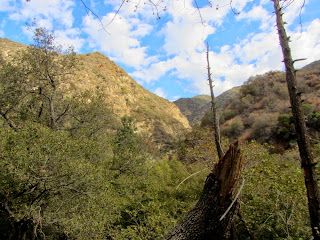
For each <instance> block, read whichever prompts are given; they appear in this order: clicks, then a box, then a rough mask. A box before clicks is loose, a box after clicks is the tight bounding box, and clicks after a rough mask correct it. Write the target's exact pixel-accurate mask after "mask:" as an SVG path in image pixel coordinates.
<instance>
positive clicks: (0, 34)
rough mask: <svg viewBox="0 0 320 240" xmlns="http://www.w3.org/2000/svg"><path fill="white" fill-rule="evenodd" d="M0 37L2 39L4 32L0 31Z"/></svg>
mask: <svg viewBox="0 0 320 240" xmlns="http://www.w3.org/2000/svg"><path fill="white" fill-rule="evenodd" d="M0 37H2V38H3V37H4V31H2V30H0Z"/></svg>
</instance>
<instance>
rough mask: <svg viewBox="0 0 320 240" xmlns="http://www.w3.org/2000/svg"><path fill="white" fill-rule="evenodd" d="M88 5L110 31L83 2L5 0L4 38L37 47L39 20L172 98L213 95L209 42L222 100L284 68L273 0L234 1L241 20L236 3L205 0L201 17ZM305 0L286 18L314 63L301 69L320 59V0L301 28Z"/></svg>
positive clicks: (132, 5) (168, 5)
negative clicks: (29, 24)
mask: <svg viewBox="0 0 320 240" xmlns="http://www.w3.org/2000/svg"><path fill="white" fill-rule="evenodd" d="M83 1H84V3H85V4H86V5H87V6H88V7H90V9H91V10H92V11H94V13H95V14H97V15H98V16H99V18H100V20H101V21H102V24H103V25H104V27H105V30H103V29H102V25H101V22H100V21H99V19H97V17H96V16H95V15H93V14H92V13H90V12H89V13H87V12H86V9H85V7H84V6H83V4H82V2H81V0H46V1H44V0H31V1H30V2H27V1H25V0H0V37H6V38H9V39H11V40H14V41H18V42H22V43H25V44H29V43H31V40H32V32H30V30H28V29H27V27H26V25H25V23H26V22H28V21H29V22H30V21H32V20H33V19H34V20H35V22H36V23H37V25H38V26H39V27H46V28H48V29H52V30H55V35H56V40H57V41H58V43H59V44H62V45H63V46H67V45H73V46H74V48H75V50H76V51H77V53H88V52H94V51H98V52H102V53H103V54H105V55H106V56H108V57H109V58H110V59H112V60H113V61H115V62H116V63H117V64H118V65H120V66H121V67H123V68H124V69H125V70H126V71H127V72H128V73H129V75H130V76H132V77H133V78H134V79H135V80H136V81H137V82H138V83H139V84H141V85H142V86H143V87H145V88H146V89H148V90H149V91H151V92H153V93H156V94H158V95H159V96H161V97H165V98H167V99H169V100H176V99H178V98H181V97H193V96H195V95H199V94H209V88H208V84H207V76H206V73H207V70H206V43H207V42H208V43H209V45H210V63H211V69H212V75H213V78H214V80H215V87H214V92H215V94H216V95H219V94H221V93H222V92H224V91H226V90H228V89H230V88H232V87H235V86H239V85H241V84H242V83H243V82H244V81H246V80H247V79H248V78H249V77H250V76H254V75H256V74H263V73H265V72H267V71H270V70H283V63H282V62H281V61H282V55H281V49H280V47H279V40H278V35H277V33H276V28H275V27H274V26H275V17H274V16H273V8H272V7H273V3H272V2H271V1H270V0H233V1H232V8H233V9H234V11H236V12H239V13H240V14H239V15H235V14H234V13H233V12H232V9H231V8H230V5H229V3H230V0H212V1H211V2H212V7H210V6H209V4H208V1H205V0H197V4H198V6H200V9H199V10H200V13H199V11H198V9H197V8H196V7H195V6H196V5H195V1H194V0H163V1H158V0H157V1H155V0H128V1H124V2H123V1H122V0H83ZM155 2H159V3H160V5H158V8H157V9H158V11H159V16H160V19H157V11H156V8H155V7H154V6H152V3H155ZM282 2H283V1H282ZM303 2H304V0H294V1H291V0H287V1H285V2H284V3H283V4H285V5H289V6H288V7H286V8H285V10H284V12H285V14H284V20H285V21H286V22H287V23H288V24H287V25H286V27H287V31H288V35H290V36H291V39H292V43H291V48H292V54H293V57H294V58H307V61H304V62H297V64H296V67H297V68H299V67H302V66H303V65H305V64H308V63H310V62H312V61H315V60H319V59H320V2H319V0H305V4H304V8H303V9H302V14H301V20H302V25H300V17H299V13H300V11H301V6H302V5H303ZM122 3H123V5H122V7H121V9H120V11H119V12H118V14H117V15H115V13H116V12H117V10H118V9H119V6H120V4H122ZM288 3H290V4H288ZM164 9H165V11H163V10H164ZM112 19H113V20H112ZM201 20H202V21H203V22H201Z"/></svg>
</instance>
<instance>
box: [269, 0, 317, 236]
mask: <svg viewBox="0 0 320 240" xmlns="http://www.w3.org/2000/svg"><path fill="white" fill-rule="evenodd" d="M273 2H274V9H275V13H276V17H277V28H278V34H279V39H280V45H281V48H282V53H283V57H284V64H285V68H286V80H287V85H288V91H289V96H290V102H291V109H292V115H293V119H294V125H295V130H296V134H297V142H298V146H299V152H300V158H301V167H302V168H303V170H304V178H305V185H306V188H307V197H308V207H309V214H310V219H311V227H312V234H313V237H314V239H320V232H319V230H320V228H319V227H320V224H319V220H320V216H319V215H320V212H319V199H320V198H319V188H318V182H317V181H318V180H317V175H316V172H315V168H314V165H315V164H314V162H313V156H312V151H311V145H310V140H309V137H308V133H307V129H306V124H305V119H304V113H303V108H302V104H301V97H300V94H299V93H298V89H297V79H296V70H295V69H294V66H293V64H294V61H293V60H292V56H291V50H290V47H289V38H288V37H287V34H286V31H285V28H284V22H283V19H282V15H283V13H282V9H281V8H280V6H279V0H274V1H273Z"/></svg>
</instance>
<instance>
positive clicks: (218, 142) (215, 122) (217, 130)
mask: <svg viewBox="0 0 320 240" xmlns="http://www.w3.org/2000/svg"><path fill="white" fill-rule="evenodd" d="M207 65H208V67H207V68H208V81H209V86H210V95H211V110H212V114H213V128H214V139H215V143H216V148H217V152H218V157H219V158H221V157H222V156H223V154H224V152H223V149H222V146H221V137H220V128H219V117H218V113H217V106H216V98H215V97H214V93H213V83H212V79H211V72H210V62H209V44H208V43H207Z"/></svg>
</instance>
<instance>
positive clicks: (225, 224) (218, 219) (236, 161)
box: [164, 142, 243, 240]
mask: <svg viewBox="0 0 320 240" xmlns="http://www.w3.org/2000/svg"><path fill="white" fill-rule="evenodd" d="M242 159H243V154H242V152H241V150H240V147H239V144H238V142H236V143H234V144H231V145H230V148H229V149H228V151H227V152H226V153H225V155H224V156H223V157H222V158H221V159H220V160H219V162H218V163H217V164H216V165H215V166H214V169H213V170H212V172H211V173H210V174H209V175H208V176H207V179H206V182H205V185H204V188H203V192H202V195H201V197H200V199H199V201H198V203H197V204H196V206H195V207H194V208H193V209H192V210H191V211H190V212H189V213H188V214H187V215H186V217H185V218H184V219H182V220H181V222H180V223H179V224H178V225H177V226H176V227H175V228H174V229H172V230H171V231H170V232H169V233H168V234H167V235H166V236H165V237H164V239H165V240H169V239H170V240H191V239H193V240H194V239H197V240H212V239H217V240H222V239H225V235H226V233H227V231H228V230H229V227H230V225H231V222H232V220H233V217H234V216H235V215H236V214H237V211H238V207H239V203H238V201H237V200H236V193H237V192H236V191H237V186H238V184H239V180H240V176H241V168H242V163H243V161H242ZM233 200H235V201H233ZM230 207H231V208H230Z"/></svg>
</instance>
